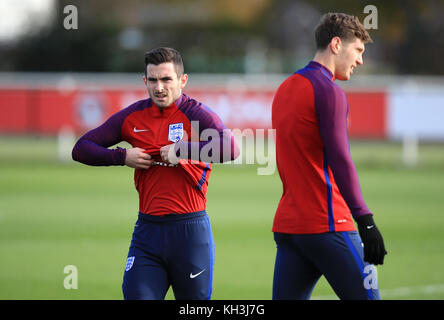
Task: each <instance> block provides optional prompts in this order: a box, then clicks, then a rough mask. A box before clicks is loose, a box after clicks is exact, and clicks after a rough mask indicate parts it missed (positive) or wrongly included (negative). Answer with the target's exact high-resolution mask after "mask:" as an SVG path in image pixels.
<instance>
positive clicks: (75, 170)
mask: <svg viewBox="0 0 444 320" xmlns="http://www.w3.org/2000/svg"><path fill="white" fill-rule="evenodd" d="M351 150H352V155H353V158H354V159H355V162H356V166H357V168H358V174H359V177H360V181H361V187H362V190H363V193H364V198H365V199H366V202H367V204H368V206H369V207H370V208H371V209H372V210H373V212H374V213H375V219H376V223H377V224H378V227H379V228H380V230H381V232H382V233H383V235H384V238H385V242H386V247H387V250H388V252H389V254H388V256H387V257H386V260H385V264H384V265H383V266H380V267H378V275H379V285H380V289H381V297H382V298H383V299H384V298H385V299H443V298H444V272H443V270H444V256H443V252H444V251H443V248H444V147H443V146H442V145H421V146H420V159H419V160H420V162H419V165H418V167H416V168H405V167H403V166H402V165H399V163H400V158H401V147H400V145H397V144H387V143H366V142H352V144H351ZM256 170H257V167H256V166H254V165H250V166H245V165H243V166H239V165H238V166H233V165H215V166H214V167H213V172H212V175H211V178H210V185H209V190H208V206H207V211H208V214H209V216H210V219H211V222H212V227H213V233H214V238H215V243H216V260H215V269H214V283H213V299H247V300H248V299H270V298H271V288H272V278H273V266H274V258H275V252H276V248H275V244H274V240H273V234H272V232H271V225H272V221H273V216H274V212H275V210H276V206H277V203H278V201H279V198H280V195H281V183H280V179H279V176H278V174H277V173H275V174H274V175H270V176H259V175H257V174H256ZM137 211H138V199H137V193H136V191H135V189H134V186H133V171H132V169H130V168H127V167H105V168H103V167H102V168H97V167H88V166H83V165H80V164H76V163H73V162H68V163H60V162H59V161H58V160H57V153H56V143H55V140H54V139H50V138H14V137H1V138H0V299H121V298H122V293H121V283H122V277H123V270H124V267H125V263H126V255H127V251H128V247H129V243H130V239H131V234H132V230H133V227H134V223H135V221H136V218H137ZM66 265H75V266H76V267H77V270H78V289H71V290H67V289H65V288H64V285H63V283H64V278H65V276H66V274H64V272H63V271H64V267H65V266H66ZM167 298H168V299H172V298H173V295H172V293H171V291H170V292H169V293H168V295H167ZM313 298H314V299H336V297H335V295H334V293H333V291H332V290H331V289H330V287H329V286H328V283H327V282H326V281H325V279H323V278H322V279H321V280H320V281H319V283H318V285H317V287H316V288H315V291H314V293H313Z"/></svg>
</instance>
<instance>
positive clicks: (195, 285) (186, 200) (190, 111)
mask: <svg viewBox="0 0 444 320" xmlns="http://www.w3.org/2000/svg"><path fill="white" fill-rule="evenodd" d="M143 80H144V83H145V85H146V86H147V89H148V94H149V97H150V98H149V99H145V100H141V101H137V102H135V103H134V104H132V105H130V106H128V107H127V108H125V109H123V110H122V111H120V112H117V113H116V114H114V115H113V116H111V117H110V118H109V119H108V120H107V121H106V122H105V123H104V124H102V125H101V126H100V127H98V128H96V129H93V130H91V131H89V132H87V133H86V134H85V135H84V136H82V137H81V138H80V139H79V141H78V142H77V143H76V145H75V146H74V149H73V152H72V156H73V159H74V160H76V161H79V162H82V163H84V164H87V165H93V166H110V165H127V166H129V167H132V168H135V173H134V183H135V187H136V189H137V191H138V193H139V216H138V221H137V222H136V225H135V228H134V233H133V238H132V241H131V245H130V248H129V253H128V258H127V262H126V267H125V273H124V278H123V285H122V290H123V295H124V298H125V299H156V300H160V299H164V297H165V294H166V292H167V290H168V288H169V286H170V285H171V286H172V288H173V292H174V295H175V297H176V299H187V300H188V299H190V300H192V299H193V300H194V299H210V298H211V292H212V279H213V264H214V243H213V235H212V232H211V226H210V221H209V219H208V216H207V214H206V211H205V208H206V192H207V187H208V179H209V176H210V172H211V162H223V161H227V160H234V159H235V158H236V157H237V156H238V155H239V149H238V146H237V144H236V142H235V139H234V136H233V135H232V134H231V132H230V130H228V129H227V128H226V127H225V126H224V124H223V123H222V121H221V120H220V118H219V117H218V116H217V115H216V114H215V113H214V112H213V111H211V110H210V109H209V108H208V107H207V106H205V105H203V104H202V103H200V102H198V101H196V100H194V99H192V98H190V97H188V96H186V95H185V94H182V89H183V88H184V87H185V85H186V83H187V81H188V75H187V74H185V73H184V66H183V61H182V57H181V55H180V53H179V52H178V51H176V50H174V49H171V48H157V49H154V50H152V51H150V52H148V53H146V54H145V77H144V78H143ZM204 130H210V131H212V133H213V134H212V135H210V137H211V139H208V140H207V141H200V139H197V141H192V139H189V138H190V137H191V138H192V137H193V136H194V137H196V136H197V137H201V133H202V132H203V131H204ZM210 133H211V132H210ZM195 140H196V139H195ZM121 141H127V142H128V143H130V144H131V145H132V148H129V149H126V150H125V149H122V148H117V149H109V147H111V146H113V145H115V144H117V143H119V142H121ZM204 150H207V152H201V151H204ZM208 150H209V151H208Z"/></svg>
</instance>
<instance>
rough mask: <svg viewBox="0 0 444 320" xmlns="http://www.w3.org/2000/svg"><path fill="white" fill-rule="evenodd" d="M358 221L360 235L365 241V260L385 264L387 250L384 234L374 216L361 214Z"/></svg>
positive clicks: (375, 263)
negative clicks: (377, 225) (376, 223)
mask: <svg viewBox="0 0 444 320" xmlns="http://www.w3.org/2000/svg"><path fill="white" fill-rule="evenodd" d="M356 222H357V224H358V230H359V235H360V236H361V240H362V242H363V243H364V261H367V262H368V263H371V264H374V265H377V264H383V263H384V256H385V255H386V254H387V251H386V250H385V246H384V240H383V239H382V235H381V233H380V232H379V230H378V228H377V227H376V225H375V222H374V221H373V216H372V215H371V214H366V215H363V216H360V217H359V218H358V219H356Z"/></svg>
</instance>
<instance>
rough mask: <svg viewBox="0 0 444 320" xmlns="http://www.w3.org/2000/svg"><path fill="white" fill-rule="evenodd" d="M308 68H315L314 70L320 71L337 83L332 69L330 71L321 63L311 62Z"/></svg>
mask: <svg viewBox="0 0 444 320" xmlns="http://www.w3.org/2000/svg"><path fill="white" fill-rule="evenodd" d="M307 67H309V68H314V69H320V70H321V72H322V73H323V74H324V75H325V76H326V77H328V78H329V79H330V80H331V81H335V77H334V76H333V73H332V72H331V71H330V69H328V68H327V67H325V66H324V65H322V64H320V63H319V62H316V61H313V60H312V61H310V62H309V63H308V65H307Z"/></svg>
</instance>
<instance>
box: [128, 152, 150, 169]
mask: <svg viewBox="0 0 444 320" xmlns="http://www.w3.org/2000/svg"><path fill="white" fill-rule="evenodd" d="M153 163H154V159H152V158H151V156H150V155H149V154H148V153H145V150H144V149H141V148H130V149H126V158H125V165H127V166H128V167H131V168H134V169H148V168H149V167H151V166H152V165H153Z"/></svg>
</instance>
